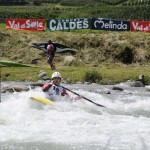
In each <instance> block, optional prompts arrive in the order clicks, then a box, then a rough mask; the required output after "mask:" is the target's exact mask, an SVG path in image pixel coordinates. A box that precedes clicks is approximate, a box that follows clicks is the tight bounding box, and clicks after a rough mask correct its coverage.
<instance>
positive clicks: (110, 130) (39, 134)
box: [0, 84, 150, 150]
mask: <svg viewBox="0 0 150 150" xmlns="http://www.w3.org/2000/svg"><path fill="white" fill-rule="evenodd" d="M65 86H66V87H67V88H69V89H71V90H73V91H75V92H76V93H79V94H80V95H83V96H85V97H87V98H89V99H91V100H92V101H94V102H96V103H99V104H101V105H104V106H106V107H107V108H102V107H98V106H96V105H94V104H92V103H90V102H88V101H86V100H84V99H82V100H78V101H73V102H71V101H69V100H65V98H60V99H59V100H58V102H56V103H55V104H54V105H52V106H45V105H42V104H40V103H38V102H36V101H33V100H31V99H30V97H31V96H38V97H43V96H44V93H43V92H42V91H41V89H40V88H39V87H38V88H35V89H31V90H30V91H27V92H20V93H18V92H14V93H1V101H2V102H1V103H0V150H6V149H7V150H12V149H13V150H91V149H92V150H149V149H150V142H149V140H150V92H148V91H146V90H145V89H146V88H150V86H147V87H146V88H145V87H141V88H133V87H129V86H127V85H125V84H119V86H120V87H122V88H123V89H124V91H113V90H111V89H112V86H111V85H109V86H103V85H98V84H92V85H80V84H75V85H65ZM101 91H111V94H100V92H101Z"/></svg>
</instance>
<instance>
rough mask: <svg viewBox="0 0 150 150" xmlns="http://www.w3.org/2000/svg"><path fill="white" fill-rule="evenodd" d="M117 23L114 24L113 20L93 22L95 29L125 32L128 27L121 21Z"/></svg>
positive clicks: (100, 19)
mask: <svg viewBox="0 0 150 150" xmlns="http://www.w3.org/2000/svg"><path fill="white" fill-rule="evenodd" d="M118 22H119V23H116V21H113V20H107V22H106V20H103V19H102V18H99V19H98V20H96V21H95V22H94V27H95V28H97V27H98V28H101V29H115V30H116V29H117V30H127V29H128V25H127V24H125V23H124V22H123V21H118Z"/></svg>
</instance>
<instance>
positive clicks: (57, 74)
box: [52, 72, 61, 79]
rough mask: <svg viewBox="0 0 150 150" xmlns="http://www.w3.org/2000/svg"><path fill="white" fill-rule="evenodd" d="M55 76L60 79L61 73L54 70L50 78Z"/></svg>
mask: <svg viewBox="0 0 150 150" xmlns="http://www.w3.org/2000/svg"><path fill="white" fill-rule="evenodd" d="M55 77H59V78H60V79H61V74H60V73H59V72H54V73H53V74H52V79H53V78H55Z"/></svg>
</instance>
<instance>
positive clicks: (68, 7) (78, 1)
mask: <svg viewBox="0 0 150 150" xmlns="http://www.w3.org/2000/svg"><path fill="white" fill-rule="evenodd" d="M0 4H1V6H0V22H5V18H26V17H28V18H34V19H36V18H44V19H49V18H53V19H63V18H66V19H67V18H85V17H86V18H91V17H102V18H112V19H127V20H129V19H130V20H131V19H138V20H150V15H149V14H150V0H74V1H72V0H15V1H14V0H7V1H6V0H0ZM6 5H7V6H6Z"/></svg>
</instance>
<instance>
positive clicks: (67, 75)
mask: <svg viewBox="0 0 150 150" xmlns="http://www.w3.org/2000/svg"><path fill="white" fill-rule="evenodd" d="M149 68H150V64H149V65H145V66H140V65H137V64H136V65H130V66H126V65H125V66H120V65H111V64H110V65H107V66H106V65H99V66H98V67H89V66H86V67H78V68H77V67H64V66H62V67H59V69H57V71H59V72H61V73H62V76H63V79H64V80H66V79H68V80H70V82H71V83H76V82H77V81H81V82H82V81H91V82H93V80H86V79H87V76H88V79H94V82H96V83H100V84H114V83H119V82H123V81H127V80H128V79H131V80H136V79H138V76H139V75H140V74H144V75H145V79H146V84H150V73H149ZM40 70H44V71H46V72H47V74H48V76H49V77H51V74H52V73H53V71H52V70H50V69H49V68H48V67H46V66H45V67H38V68H32V67H1V81H37V80H39V78H38V74H39V71H40ZM87 70H88V73H87ZM97 79H98V80H97Z"/></svg>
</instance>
